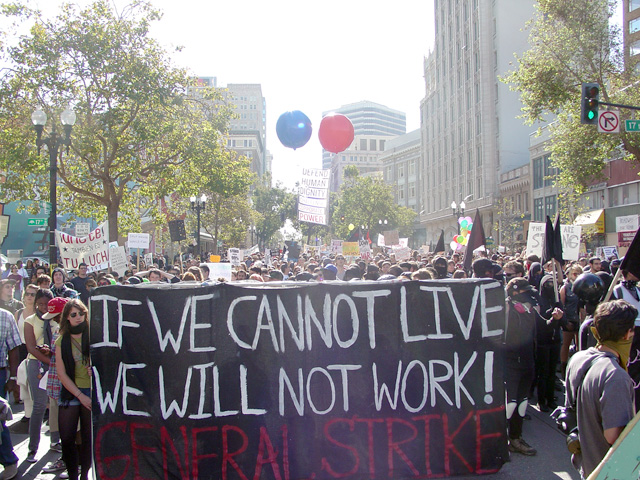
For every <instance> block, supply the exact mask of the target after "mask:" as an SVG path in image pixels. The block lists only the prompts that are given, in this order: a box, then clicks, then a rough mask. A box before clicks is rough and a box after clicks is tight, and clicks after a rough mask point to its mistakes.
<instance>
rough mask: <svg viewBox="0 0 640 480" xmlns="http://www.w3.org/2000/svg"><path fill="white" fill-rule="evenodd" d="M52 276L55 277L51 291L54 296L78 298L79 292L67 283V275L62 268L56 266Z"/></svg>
mask: <svg viewBox="0 0 640 480" xmlns="http://www.w3.org/2000/svg"><path fill="white" fill-rule="evenodd" d="M51 278H52V279H53V283H52V284H51V293H53V296H54V297H63V298H78V292H77V291H76V290H74V289H73V288H69V287H68V286H67V285H66V283H65V282H66V281H67V275H66V273H65V271H64V270H63V269H62V268H59V267H58V268H54V269H53V273H52V274H51Z"/></svg>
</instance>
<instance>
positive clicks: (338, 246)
mask: <svg viewBox="0 0 640 480" xmlns="http://www.w3.org/2000/svg"><path fill="white" fill-rule="evenodd" d="M342 243H343V242H342V240H331V253H333V254H334V255H338V254H341V253H342Z"/></svg>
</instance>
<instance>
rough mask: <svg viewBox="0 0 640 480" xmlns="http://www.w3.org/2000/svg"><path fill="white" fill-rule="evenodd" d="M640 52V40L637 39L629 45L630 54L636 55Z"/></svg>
mask: <svg viewBox="0 0 640 480" xmlns="http://www.w3.org/2000/svg"><path fill="white" fill-rule="evenodd" d="M639 53H640V40H636V41H635V42H633V43H632V44H631V45H629V55H631V56H634V55H638V54H639Z"/></svg>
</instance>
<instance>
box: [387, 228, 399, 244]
mask: <svg viewBox="0 0 640 480" xmlns="http://www.w3.org/2000/svg"><path fill="white" fill-rule="evenodd" d="M383 236H384V244H385V245H386V246H387V247H392V246H394V245H400V235H398V230H387V231H385V232H383Z"/></svg>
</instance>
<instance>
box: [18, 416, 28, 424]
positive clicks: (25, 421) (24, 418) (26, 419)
mask: <svg viewBox="0 0 640 480" xmlns="http://www.w3.org/2000/svg"><path fill="white" fill-rule="evenodd" d="M20 423H29V417H22V418H21V419H20Z"/></svg>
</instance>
